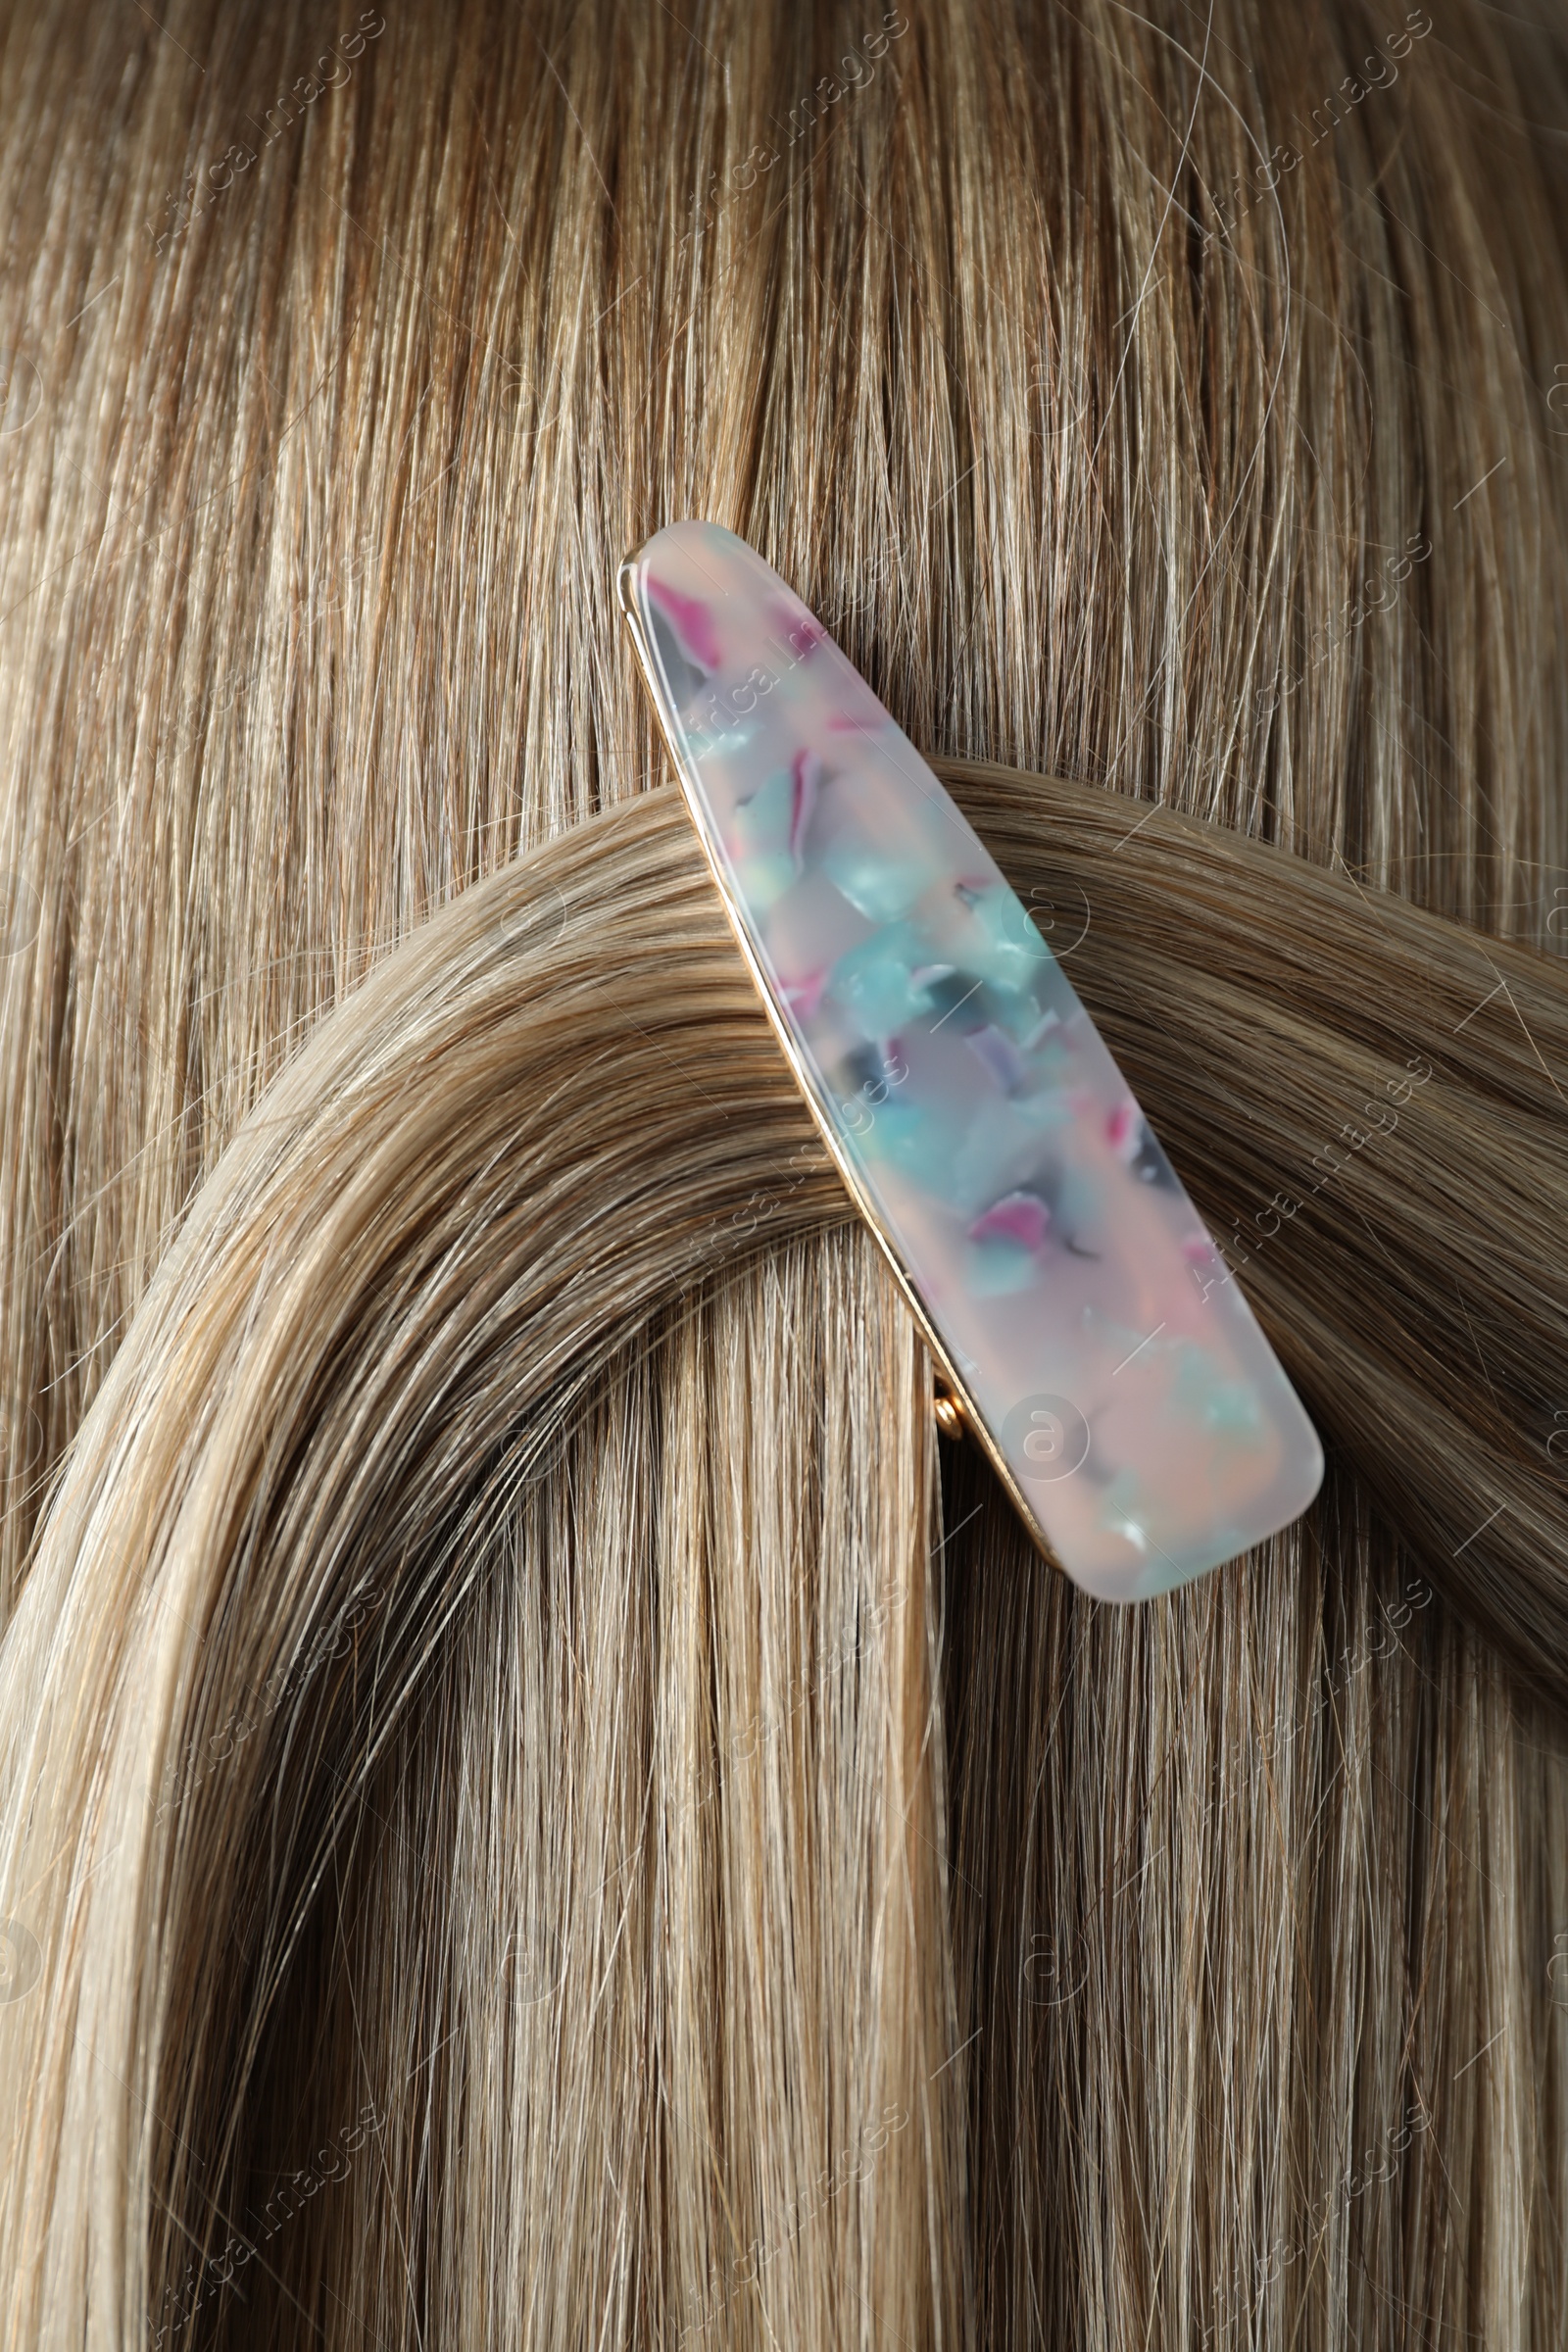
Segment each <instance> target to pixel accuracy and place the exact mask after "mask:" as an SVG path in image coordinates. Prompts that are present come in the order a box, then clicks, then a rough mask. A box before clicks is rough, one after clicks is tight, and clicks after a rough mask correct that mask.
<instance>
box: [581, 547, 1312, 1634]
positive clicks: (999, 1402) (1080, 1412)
mask: <svg viewBox="0 0 1568 2352" xmlns="http://www.w3.org/2000/svg"><path fill="white" fill-rule="evenodd" d="M624 586H625V591H626V594H627V601H628V604H629V606H630V608H631V610H632V614H633V618H634V620H635V621H636V622H638V623H639V624H640V628H641V633H642V637H643V641H644V645H645V647H646V649H647V651H648V653H649V656H650V659H651V662H652V666H653V668H654V670H655V672H656V673H657V675H656V692H658V693H660V694H661V695H662V700H663V704H664V709H663V711H662V717H663V720H664V723H665V726H666V729H667V731H668V732H669V734H670V736H671V740H672V742H673V745H674V748H675V752H676V756H677V760H678V763H679V766H680V769H681V772H682V780H683V782H684V785H685V789H686V794H687V798H688V801H689V802H690V805H691V808H692V810H693V813H694V815H695V817H696V819H697V822H698V824H699V826H700V827H701V828H702V831H703V833H704V835H705V837H706V839H707V842H708V845H709V848H710V851H711V855H712V857H713V859H714V862H715V865H716V867H717V869H718V871H719V873H720V874H721V876H723V877H724V879H725V881H726V883H727V887H728V890H729V892H730V894H731V897H732V901H733V906H734V909H735V912H736V914H737V916H738V919H739V922H740V926H741V928H742V930H743V932H744V934H745V936H746V938H747V939H748V941H749V943H750V946H751V948H752V951H753V953H754V956H755V957H756V959H757V961H758V963H759V964H760V968H761V970H762V972H763V973H764V974H765V975H766V976H767V978H768V980H769V982H770V984H771V987H772V989H773V992H774V995H775V998H776V1000H777V1005H778V1006H779V1007H780V1008H781V1011H782V1015H783V1018H784V1021H785V1025H786V1028H787V1031H788V1033H789V1034H790V1036H791V1039H792V1042H793V1045H794V1048H795V1051H796V1054H797V1056H798V1058H799V1060H800V1062H801V1064H802V1065H803V1067H804V1069H805V1071H806V1074H807V1077H808V1080H809V1086H810V1089H811V1091H812V1092H813V1094H814V1096H815V1100H816V1106H817V1109H818V1112H819V1114H820V1115H821V1116H822V1117H823V1119H824V1123H825V1125H826V1126H827V1128H828V1130H829V1132H830V1133H831V1135H832V1136H833V1138H834V1140H835V1143H836V1147H837V1150H838V1152H839V1155H840V1158H841V1160H842V1161H843V1162H845V1163H846V1164H847V1165H848V1167H849V1168H850V1169H851V1170H853V1173H854V1177H855V1180H856V1182H857V1184H858V1187H859V1189H860V1192H861V1194H862V1195H863V1197H864V1199H865V1200H866V1201H868V1202H869V1203H870V1204H871V1206H872V1207H873V1208H874V1210H875V1213H876V1215H877V1217H878V1218H879V1219H880V1220H881V1223H882V1225H883V1228H884V1231H885V1232H886V1234H887V1235H888V1236H889V1237H890V1238H891V1239H892V1241H893V1242H894V1244H895V1246H896V1249H897V1250H898V1252H899V1254H900V1256H901V1257H902V1260H903V1263H904V1267H905V1270H906V1272H907V1275H908V1277H909V1280H910V1282H911V1284H912V1286H913V1288H914V1290H915V1292H916V1294H917V1295H918V1297H919V1299H921V1300H922V1302H923V1304H924V1308H925V1313H926V1316H927V1318H928V1320H929V1323H930V1325H931V1327H932V1329H933V1331H934V1332H935V1334H936V1335H937V1337H938V1339H939V1341H940V1343H941V1346H942V1348H943V1349H944V1350H945V1352H946V1353H947V1355H948V1357H949V1358H950V1360H951V1362H952V1364H953V1365H954V1367H955V1368H956V1371H957V1372H958V1374H959V1375H960V1377H961V1381H962V1385H963V1391H964V1395H965V1399H966V1402H967V1404H968V1406H969V1408H970V1412H971V1417H974V1416H975V1414H978V1416H979V1418H981V1419H982V1420H983V1421H984V1423H985V1424H986V1428H987V1431H988V1433H989V1436H990V1439H991V1442H992V1444H993V1446H995V1447H996V1448H997V1449H998V1451H1000V1453H1001V1455H1002V1457H1003V1458H1004V1460H1005V1463H1006V1465H1007V1468H1008V1471H1009V1472H1010V1475H1011V1478H1012V1481H1013V1482H1014V1485H1015V1488H1016V1490H1017V1493H1018V1495H1020V1496H1021V1498H1022V1499H1023V1501H1024V1503H1025V1505H1026V1508H1027V1509H1028V1511H1029V1512H1030V1513H1031V1514H1032V1515H1033V1517H1034V1519H1035V1521H1036V1523H1037V1526H1038V1528H1039V1529H1040V1530H1042V1531H1043V1532H1044V1534H1045V1537H1046V1539H1047V1541H1048V1543H1049V1544H1050V1545H1051V1547H1052V1549H1053V1550H1054V1553H1055V1555H1056V1557H1057V1558H1058V1559H1059V1560H1060V1561H1061V1563H1062V1565H1063V1566H1064V1567H1065V1568H1066V1570H1067V1572H1068V1574H1069V1575H1070V1576H1072V1577H1073V1578H1074V1580H1075V1581H1076V1582H1077V1583H1079V1584H1080V1585H1082V1586H1084V1587H1085V1588H1086V1589H1087V1590H1088V1591H1090V1592H1091V1593H1098V1594H1100V1595H1101V1596H1103V1598H1106V1599H1117V1600H1130V1599H1136V1598H1140V1597H1142V1596H1144V1595H1146V1594H1149V1593H1158V1592H1162V1591H1164V1590H1166V1589H1167V1588H1168V1587H1170V1586H1173V1585H1179V1584H1182V1583H1184V1582H1185V1581H1186V1580H1187V1579H1189V1578H1191V1577H1195V1576H1198V1575H1201V1573H1202V1572H1203V1571H1204V1570H1205V1569H1208V1568H1213V1567H1215V1566H1217V1565H1218V1564H1219V1562H1221V1561H1222V1560H1226V1559H1229V1558H1231V1557H1233V1556H1234V1554H1236V1553H1237V1552H1240V1551H1243V1550H1245V1549H1246V1548H1247V1546H1248V1545H1249V1544H1253V1543H1256V1542H1257V1541H1259V1540H1260V1539H1261V1538H1262V1537H1264V1536H1266V1535H1269V1534H1271V1533H1272V1532H1273V1531H1274V1530H1275V1529H1277V1528H1280V1527H1283V1526H1285V1525H1286V1524H1287V1523H1288V1522H1289V1521H1290V1520H1292V1519H1294V1518H1295V1517H1296V1515H1297V1514H1298V1512H1299V1511H1301V1510H1302V1509H1304V1508H1305V1506H1306V1504H1307V1503H1308V1502H1309V1501H1310V1500H1311V1498H1312V1496H1313V1495H1314V1494H1315V1493H1316V1491H1317V1486H1318V1482H1319V1479H1320V1478H1321V1476H1322V1466H1323V1457H1322V1452H1321V1449H1320V1447H1319V1445H1318V1442H1317V1437H1316V1434H1315V1432H1314V1430H1313V1428H1312V1425H1311V1423H1310V1422H1309V1421H1308V1419H1307V1417H1306V1415H1305V1413H1304V1412H1303V1411H1302V1409H1301V1406H1300V1403H1299V1400H1298V1398H1297V1397H1296V1394H1295V1392H1294V1391H1293V1389H1292V1388H1291V1386H1290V1383H1289V1382H1288V1381H1287V1380H1286V1377H1285V1375H1284V1373H1283V1372H1282V1371H1281V1369H1280V1366H1279V1364H1278V1362H1277V1361H1276V1359H1275V1357H1274V1354H1273V1352H1272V1350H1271V1349H1270V1348H1269V1346H1268V1343H1267V1342H1266V1341H1265V1340H1264V1338H1263V1335H1262V1333H1261V1332H1260V1331H1259V1330H1258V1328H1257V1325H1256V1323H1255V1322H1254V1321H1253V1319H1252V1316H1251V1314H1250V1310H1249V1308H1248V1306H1247V1302H1246V1300H1245V1299H1243V1297H1242V1295H1241V1292H1240V1291H1239V1289H1238V1288H1237V1286H1236V1284H1235V1282H1234V1281H1233V1280H1231V1279H1230V1278H1229V1277H1228V1275H1227V1273H1226V1270H1225V1268H1224V1265H1223V1263H1222V1261H1221V1260H1220V1258H1219V1255H1218V1252H1217V1251H1216V1250H1215V1249H1214V1247H1213V1245H1212V1243H1211V1242H1210V1240H1209V1237H1208V1235H1207V1234H1206V1233H1205V1232H1204V1230H1203V1227H1202V1225H1201V1221H1200V1219H1199V1217H1198V1215H1197V1212H1196V1211H1195V1209H1194V1208H1193V1205H1192V1202H1191V1201H1189V1200H1188V1198H1187V1195H1186V1193H1185V1192H1184V1191H1183V1189H1182V1187H1181V1184H1180V1183H1179V1182H1178V1180H1177V1178H1176V1175H1175V1173H1174V1171H1173V1170H1172V1168H1171V1165H1170V1162H1169V1161H1168V1160H1167V1159H1166V1157H1165V1154H1164V1152H1162V1151H1161V1150H1160V1148H1159V1145H1158V1144H1157V1143H1156V1141H1155V1139H1154V1137H1153V1135H1152V1133H1151V1131H1150V1128H1149V1125H1148V1122H1147V1121H1146V1120H1145V1118H1144V1116H1143V1113H1142V1112H1141V1111H1140V1109H1139V1107H1138V1105H1137V1103H1135V1102H1134V1101H1133V1099H1132V1096H1131V1094H1130V1093H1129V1091H1128V1088H1127V1085H1126V1081H1125V1080H1124V1079H1123V1078H1122V1075H1121V1073H1120V1071H1119V1070H1118V1069H1117V1068H1116V1065H1115V1063H1114V1062H1113V1061H1112V1060H1111V1058H1110V1055H1109V1054H1107V1052H1106V1051H1105V1048H1104V1045H1103V1042H1102V1040H1101V1038H1100V1036H1099V1033H1098V1032H1097V1030H1096V1029H1095V1027H1094V1025H1093V1023H1092V1022H1091V1021H1090V1019H1089V1016H1088V1014H1087V1013H1086V1012H1085V1010H1084V1008H1083V1006H1082V1005H1080V1004H1079V1002H1078V999H1077V997H1076V996H1075V995H1074V993H1073V990H1072V988H1071V987H1070V986H1069V984H1068V982H1067V979H1066V976H1065V974H1064V973H1063V971H1062V968H1061V966H1060V964H1059V963H1058V962H1057V960H1056V958H1055V957H1054V956H1053V955H1052V953H1051V951H1050V949H1049V948H1048V947H1047V946H1046V944H1045V942H1044V940H1043V939H1042V938H1041V937H1040V934H1039V932H1038V931H1037V930H1036V928H1035V926H1034V924H1033V923H1032V922H1031V920H1030V918H1029V916H1028V914H1027V913H1026V911H1025V909H1024V907H1023V906H1022V905H1021V903H1020V902H1019V900H1018V899H1017V898H1016V897H1015V895H1014V894H1013V892H1012V891H1011V890H1010V889H1009V888H1008V886H1007V884H1006V883H1005V881H1004V880H1003V877H1002V874H1001V872H1000V870H999V869H998V867H997V865H996V864H995V863H994V861H993V860H992V858H990V857H989V856H988V855H987V853H986V851H985V849H984V848H983V847H982V845H981V843H980V841H979V839H978V838H977V836H976V835H975V833H974V831H973V829H972V828H971V827H970V826H969V825H968V823H967V822H966V821H965V820H964V818H963V817H962V816H961V815H960V814H959V812H958V809H956V806H955V804H954V802H953V801H952V800H951V799H950V798H949V796H948V794H947V793H946V792H945V791H944V790H943V788H942V786H941V784H940V783H939V782H938V781H937V779H936V777H935V776H934V775H933V774H932V772H931V770H930V769H929V768H928V767H927V766H926V764H925V762H924V761H923V760H921V759H920V757H919V755H918V754H917V753H916V751H915V750H914V747H913V746H912V744H910V742H909V741H908V739H907V736H905V735H904V733H903V732H902V731H901V729H900V728H899V727H897V726H896V725H895V724H894V722H893V720H892V719H891V718H890V717H889V716H888V713H887V712H886V711H884V710H883V708H882V706H881V705H880V703H878V702H877V701H876V699H875V697H874V696H873V695H872V693H871V691H870V689H869V688H868V687H867V686H866V684H865V682H864V680H863V679H862V678H861V677H860V675H859V673H858V671H857V670H856V669H855V668H854V667H853V666H852V664H851V663H850V662H848V661H847V660H846V659H845V657H844V655H843V654H841V653H840V651H839V649H838V647H837V646H836V645H834V643H833V642H832V640H831V638H829V637H828V635H827V633H826V632H825V630H824V629H823V628H822V627H821V625H820V624H819V623H818V622H817V621H816V620H815V619H814V618H813V617H812V615H811V614H810V613H809V612H808V611H807V609H806V607H805V606H804V605H803V604H802V603H801V602H800V600H799V598H798V597H796V596H794V595H793V594H792V593H791V591H790V590H789V589H788V588H787V587H786V586H785V584H784V582H783V581H782V580H781V579H780V578H779V577H778V575H777V573H776V572H774V571H772V570H770V569H769V567H768V566H767V565H766V564H764V563H763V562H762V561H761V559H760V557H759V556H758V555H757V554H755V553H754V551H753V550H752V549H751V548H750V547H748V546H747V545H746V543H745V542H744V541H743V540H741V539H737V538H736V537H735V536H734V535H733V534H732V533H731V532H728V531H724V530H720V529H718V528H717V527H716V526H715V525H713V524H711V523H703V522H683V523H676V524H674V525H672V526H671V527H670V528H669V529H667V530H663V531H661V532H660V533H659V534H658V536H657V537H656V538H653V539H651V540H650V541H649V542H648V544H647V545H646V546H645V547H644V548H642V549H641V550H640V551H639V553H638V555H637V556H636V557H635V558H634V559H633V560H632V562H631V564H629V565H628V566H627V571H626V575H625V582H624Z"/></svg>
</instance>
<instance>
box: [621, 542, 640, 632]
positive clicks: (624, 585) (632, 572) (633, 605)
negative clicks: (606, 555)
mask: <svg viewBox="0 0 1568 2352" xmlns="http://www.w3.org/2000/svg"><path fill="white" fill-rule="evenodd" d="M641 552H642V551H641V549H636V548H634V549H633V551H632V553H631V554H630V555H629V556H627V557H625V558H624V559H623V561H622V563H621V566H620V569H619V570H618V571H617V572H616V574H615V601H616V603H617V604H618V605H619V607H620V609H621V611H622V613H625V615H626V617H627V619H628V620H630V619H632V618H633V617H634V616H635V614H636V611H637V564H638V559H639V557H640V555H641Z"/></svg>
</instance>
